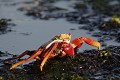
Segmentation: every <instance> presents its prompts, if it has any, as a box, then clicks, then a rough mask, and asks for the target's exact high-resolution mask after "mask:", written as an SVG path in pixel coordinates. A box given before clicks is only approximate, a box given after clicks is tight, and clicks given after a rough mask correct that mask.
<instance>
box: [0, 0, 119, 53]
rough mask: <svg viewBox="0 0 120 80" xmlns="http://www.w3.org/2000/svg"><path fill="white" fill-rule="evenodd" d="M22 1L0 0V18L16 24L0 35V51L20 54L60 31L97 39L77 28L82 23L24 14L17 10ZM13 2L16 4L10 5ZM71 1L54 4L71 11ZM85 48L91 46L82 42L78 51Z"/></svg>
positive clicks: (34, 47) (74, 35) (73, 36)
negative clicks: (37, 17) (42, 18)
mask: <svg viewBox="0 0 120 80" xmlns="http://www.w3.org/2000/svg"><path fill="white" fill-rule="evenodd" d="M23 1H24V0H17V1H16V0H5V1H4V0H0V18H7V19H12V23H15V24H16V26H14V27H12V30H13V31H12V32H10V33H7V34H3V35H0V51H8V52H9V53H12V54H20V53H22V52H24V51H25V50H34V49H37V48H38V47H39V46H40V45H42V44H43V43H45V42H47V41H48V40H50V39H51V38H52V37H54V36H55V35H58V34H61V33H71V34H72V39H74V38H76V37H80V36H87V37H90V38H92V39H95V40H97V38H95V37H92V36H91V35H90V34H87V31H85V30H79V29H78V26H82V25H80V24H75V23H70V22H68V21H66V20H65V19H50V20H40V19H33V18H32V17H27V16H26V15H24V12H20V11H18V10H17V9H18V8H19V7H20V6H23V5H24V4H21V3H22V2H23ZM13 3H18V4H17V5H11V4H13ZM63 3H64V4H63ZM71 3H74V1H71V2H70V3H68V2H67V1H61V2H57V3H55V4H54V5H55V6H59V7H61V6H62V7H63V8H65V9H66V8H67V9H68V10H69V11H73V10H74V9H72V8H71V7H70V5H71ZM70 28H74V29H75V30H70ZM108 44H109V45H111V44H115V45H116V44H117V43H114V42H110V41H109V42H108ZM86 49H93V47H91V46H89V45H86V44H83V46H82V47H81V48H80V51H83V50H86ZM94 49H95V48H94Z"/></svg>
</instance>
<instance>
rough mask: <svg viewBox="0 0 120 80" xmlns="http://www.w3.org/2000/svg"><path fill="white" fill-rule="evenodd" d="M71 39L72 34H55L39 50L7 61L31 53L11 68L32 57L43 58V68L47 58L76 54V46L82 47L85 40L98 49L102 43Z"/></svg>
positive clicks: (41, 67)
mask: <svg viewBox="0 0 120 80" xmlns="http://www.w3.org/2000/svg"><path fill="white" fill-rule="evenodd" d="M70 40H71V34H66V33H65V34H59V35H57V36H55V37H54V38H52V39H51V40H50V41H49V42H47V43H45V44H43V45H42V46H40V47H39V48H38V49H37V50H32V51H29V50H27V51H25V52H23V53H22V54H20V55H19V56H17V57H14V58H9V59H6V60H5V61H8V60H12V59H17V58H21V57H23V56H25V55H29V56H30V57H29V58H27V59H24V60H21V61H19V62H17V63H15V64H13V65H12V66H11V67H10V70H11V69H13V68H15V67H17V66H19V65H21V64H23V63H25V62H29V61H30V60H32V59H37V60H41V61H42V62H41V64H40V70H41V71H42V70H43V66H44V64H45V62H46V61H47V59H49V58H53V57H55V56H59V57H63V56H65V55H70V56H74V49H75V48H80V47H81V46H82V44H83V42H85V43H87V44H89V45H91V46H94V47H97V49H98V50H100V43H99V42H97V41H95V40H92V39H90V38H87V37H79V38H76V39H74V40H72V41H70Z"/></svg>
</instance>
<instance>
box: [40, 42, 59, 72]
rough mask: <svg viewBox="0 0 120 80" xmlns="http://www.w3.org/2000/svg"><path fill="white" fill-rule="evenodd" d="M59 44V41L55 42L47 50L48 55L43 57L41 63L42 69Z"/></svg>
mask: <svg viewBox="0 0 120 80" xmlns="http://www.w3.org/2000/svg"><path fill="white" fill-rule="evenodd" d="M57 46H58V43H54V44H53V45H52V46H50V47H49V48H48V49H47V51H46V53H45V54H46V56H45V58H44V59H43V61H42V62H41V65H40V70H41V71H42V70H43V66H44V64H45V62H46V61H47V59H48V58H49V56H50V55H51V54H52V53H53V51H54V50H55V49H56V47H57Z"/></svg>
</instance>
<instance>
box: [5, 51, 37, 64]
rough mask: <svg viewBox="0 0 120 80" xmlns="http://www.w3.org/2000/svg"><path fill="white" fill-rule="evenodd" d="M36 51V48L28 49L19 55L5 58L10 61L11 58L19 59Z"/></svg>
mask: <svg viewBox="0 0 120 80" xmlns="http://www.w3.org/2000/svg"><path fill="white" fill-rule="evenodd" d="M34 52H35V50H33V51H29V50H26V51H25V52H23V53H22V54H20V55H19V56H17V57H13V58H8V59H5V60H4V62H6V61H9V60H13V59H17V58H21V57H23V56H25V55H32V54H33V53H34Z"/></svg>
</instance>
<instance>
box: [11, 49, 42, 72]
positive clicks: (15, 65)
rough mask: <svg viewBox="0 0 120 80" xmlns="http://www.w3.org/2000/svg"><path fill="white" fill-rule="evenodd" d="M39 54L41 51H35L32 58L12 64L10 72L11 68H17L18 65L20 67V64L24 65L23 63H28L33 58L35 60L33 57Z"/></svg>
mask: <svg viewBox="0 0 120 80" xmlns="http://www.w3.org/2000/svg"><path fill="white" fill-rule="evenodd" d="M41 52H42V49H38V50H36V51H35V53H34V54H33V55H32V56H30V58H28V59H25V60H22V61H19V62H17V63H15V64H13V65H12V66H11V67H10V70H11V69H13V68H15V67H17V66H19V65H21V64H23V63H25V62H28V61H30V60H32V59H33V58H35V57H37V56H38V55H39V54H41Z"/></svg>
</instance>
